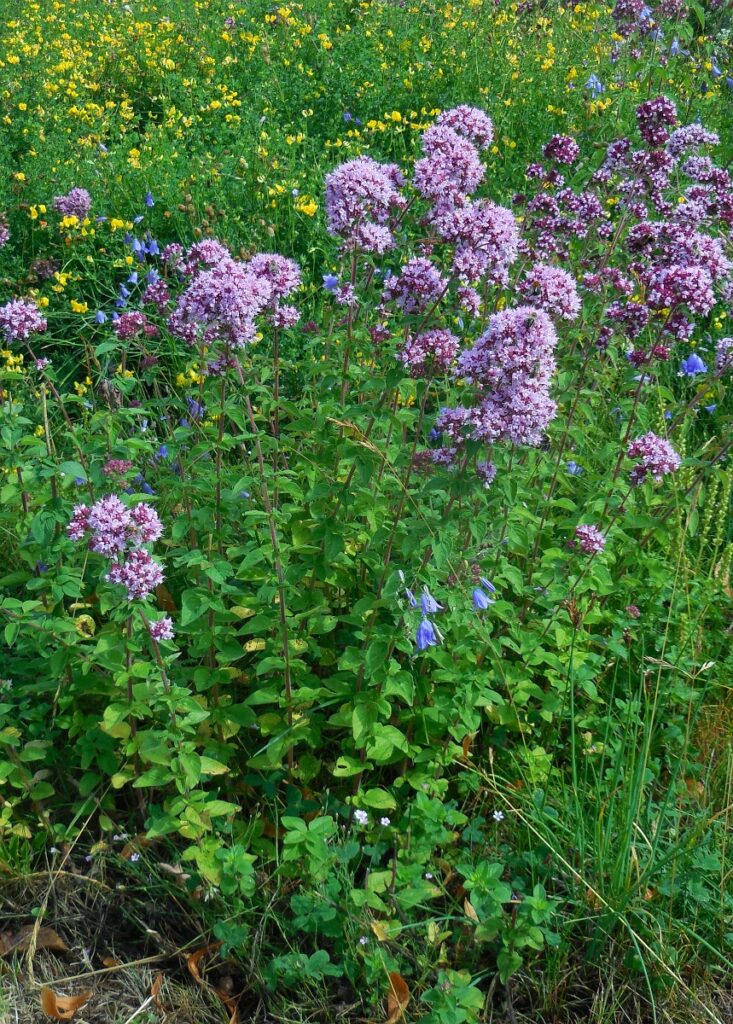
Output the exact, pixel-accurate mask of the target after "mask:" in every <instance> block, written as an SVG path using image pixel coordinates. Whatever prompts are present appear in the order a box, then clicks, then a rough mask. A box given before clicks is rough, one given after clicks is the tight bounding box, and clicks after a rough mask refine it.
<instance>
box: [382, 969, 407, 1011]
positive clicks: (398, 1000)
mask: <svg viewBox="0 0 733 1024" xmlns="http://www.w3.org/2000/svg"><path fill="white" fill-rule="evenodd" d="M389 986H390V991H389V992H388V993H387V1019H386V1021H385V1022H384V1024H397V1021H398V1020H401V1018H402V1015H403V1014H404V1012H405V1010H406V1009H407V1004H408V1003H409V1002H410V990H409V988H408V987H407V982H406V981H405V979H404V978H403V977H402V975H401V974H397V972H396V971H390V974H389Z"/></svg>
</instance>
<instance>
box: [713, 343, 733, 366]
mask: <svg viewBox="0 0 733 1024" xmlns="http://www.w3.org/2000/svg"><path fill="white" fill-rule="evenodd" d="M731 369H733V338H721V339H720V340H719V341H718V344H717V346H716V348H715V372H716V373H717V374H722V373H725V372H726V371H728V370H731Z"/></svg>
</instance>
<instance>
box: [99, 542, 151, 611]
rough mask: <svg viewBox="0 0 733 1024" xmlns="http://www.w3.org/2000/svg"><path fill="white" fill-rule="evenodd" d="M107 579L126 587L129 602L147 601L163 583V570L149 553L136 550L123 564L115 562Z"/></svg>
mask: <svg viewBox="0 0 733 1024" xmlns="http://www.w3.org/2000/svg"><path fill="white" fill-rule="evenodd" d="M105 579H106V580H107V581H108V582H109V583H117V584H119V585H120V586H122V587H125V589H126V590H127V600H128V601H145V600H146V598H148V597H149V596H150V594H152V593H153V591H154V590H155V588H156V587H159V586H160V584H161V583H162V582H163V570H162V568H161V566H160V564H159V563H158V562H156V561H155V559H154V558H153V556H152V555H151V554H150V553H149V552H148V551H146V550H145V549H144V548H135V549H134V550H133V551H130V552H129V554H128V555H127V557H126V558H125V560H124V561H123V562H115V564H114V565H113V566H112V567H111V568H110V570H109V572H108V573H107V575H106V576H105Z"/></svg>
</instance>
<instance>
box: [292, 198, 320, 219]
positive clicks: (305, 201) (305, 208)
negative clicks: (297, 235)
mask: <svg viewBox="0 0 733 1024" xmlns="http://www.w3.org/2000/svg"><path fill="white" fill-rule="evenodd" d="M295 209H296V210H298V212H299V213H304V214H305V215H306V217H313V216H314V214H315V212H316V210H317V209H318V203H317V202H316V201H315V199H313V198H311V197H310V196H298V198H297V200H296V202H295Z"/></svg>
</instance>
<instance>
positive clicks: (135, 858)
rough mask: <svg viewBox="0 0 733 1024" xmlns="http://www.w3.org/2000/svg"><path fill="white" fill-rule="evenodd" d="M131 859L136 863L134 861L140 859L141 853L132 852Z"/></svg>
mask: <svg viewBox="0 0 733 1024" xmlns="http://www.w3.org/2000/svg"><path fill="white" fill-rule="evenodd" d="M130 860H131V861H132V863H133V864H134V863H135V861H138V860H140V854H139V853H131V854H130Z"/></svg>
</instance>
